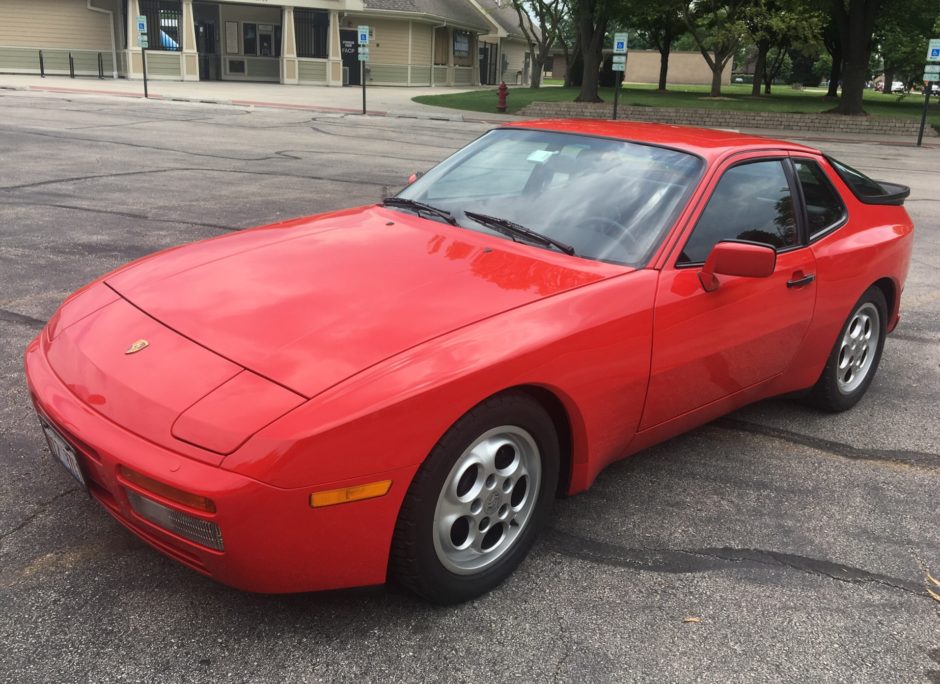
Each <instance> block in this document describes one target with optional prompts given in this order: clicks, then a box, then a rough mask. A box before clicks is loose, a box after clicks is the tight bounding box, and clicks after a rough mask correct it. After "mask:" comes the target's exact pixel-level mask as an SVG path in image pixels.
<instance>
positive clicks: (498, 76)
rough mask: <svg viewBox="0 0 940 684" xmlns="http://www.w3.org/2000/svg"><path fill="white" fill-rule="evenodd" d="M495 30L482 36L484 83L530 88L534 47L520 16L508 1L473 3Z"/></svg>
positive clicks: (481, 69) (481, 72)
mask: <svg viewBox="0 0 940 684" xmlns="http://www.w3.org/2000/svg"><path fill="white" fill-rule="evenodd" d="M473 4H474V5H476V6H477V7H478V8H479V9H480V11H481V12H483V14H484V15H486V18H487V19H488V20H489V22H490V23H491V24H492V25H493V27H494V29H495V30H493V31H492V32H491V33H488V34H487V35H485V36H480V78H481V82H482V83H484V84H491V85H495V84H498V83H499V82H500V81H505V82H506V84H507V85H529V83H530V82H531V78H532V74H531V68H532V48H531V46H530V45H529V41H528V40H527V39H526V36H525V34H524V33H523V31H522V29H521V28H519V15H518V14H517V13H516V10H515V8H513V6H512V4H511V3H509V2H508V0H473Z"/></svg>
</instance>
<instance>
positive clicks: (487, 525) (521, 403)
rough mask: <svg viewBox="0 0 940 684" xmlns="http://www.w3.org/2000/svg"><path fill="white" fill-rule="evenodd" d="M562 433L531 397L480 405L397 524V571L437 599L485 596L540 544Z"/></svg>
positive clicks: (426, 469) (429, 467)
mask: <svg viewBox="0 0 940 684" xmlns="http://www.w3.org/2000/svg"><path fill="white" fill-rule="evenodd" d="M558 465H559V453H558V437H557V434H556V431H555V427H554V425H553V423H552V421H551V419H550V418H549V417H548V415H547V414H546V413H545V411H544V410H543V409H542V408H541V406H539V404H538V403H536V402H535V401H533V400H532V399H530V398H529V397H528V396H526V395H524V394H521V393H508V394H504V395H500V396H497V397H493V398H491V399H488V400H487V401H485V402H483V403H482V404H480V405H479V406H477V407H475V408H474V409H473V410H471V411H470V412H469V413H467V414H466V415H465V416H464V417H463V418H461V419H460V420H459V421H457V423H456V424H454V426H453V427H452V428H451V429H450V430H448V432H447V433H446V434H445V435H444V436H443V437H442V438H441V440H440V442H438V444H437V445H436V446H435V447H434V449H433V450H432V451H431V454H430V455H429V456H428V459H427V460H426V461H425V463H424V464H423V465H422V466H421V468H420V469H419V470H418V473H417V474H416V475H415V479H414V481H413V482H412V484H411V487H410V488H409V490H408V494H407V495H406V497H405V502H404V504H403V505H402V510H401V513H400V515H399V519H398V522H397V524H396V527H395V536H394V539H393V543H392V555H391V560H390V568H389V570H390V573H391V574H392V576H393V577H395V578H396V579H397V580H398V581H400V582H401V583H402V584H404V585H405V586H407V587H408V588H410V589H411V590H413V591H414V592H416V593H418V594H420V595H421V596H423V597H424V598H426V599H428V600H430V601H434V602H436V603H457V602H460V601H466V600H468V599H471V598H474V597H476V596H479V595H481V594H483V593H485V592H487V591H489V590H490V589H492V588H493V587H495V586H496V585H498V584H499V583H500V582H502V581H503V580H504V579H505V578H506V577H508V576H509V575H510V574H511V573H512V571H513V570H514V569H515V568H516V566H517V565H518V564H519V563H520V562H521V561H522V559H523V558H524V557H525V555H526V554H527V553H528V551H529V548H530V547H531V546H532V543H533V541H534V540H535V536H536V534H537V532H538V530H539V528H541V527H542V525H543V524H544V523H545V521H546V519H547V517H548V515H549V513H550V511H551V507H552V503H553V498H554V494H555V488H556V486H557V483H558Z"/></svg>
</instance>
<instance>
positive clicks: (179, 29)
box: [0, 0, 493, 86]
mask: <svg viewBox="0 0 940 684" xmlns="http://www.w3.org/2000/svg"><path fill="white" fill-rule="evenodd" d="M138 15H141V16H145V17H146V18H147V38H148V42H149V47H148V49H147V50H146V52H145V53H143V54H145V55H146V66H147V75H148V78H152V79H167V80H184V81H197V80H232V81H238V80H244V81H262V82H263V81H270V82H274V83H277V82H279V83H311V84H320V85H343V84H352V85H357V84H359V83H360V82H361V81H360V78H361V75H362V73H363V71H362V66H361V64H360V62H359V59H358V53H359V48H358V35H357V28H358V27H359V26H363V25H366V26H368V27H369V32H370V41H369V47H368V50H369V59H368V62H367V63H366V64H365V69H364V73H365V77H366V79H367V82H368V83H374V84H377V85H378V84H382V85H423V86H429V85H455V86H469V85H476V84H478V83H479V67H478V58H477V52H478V37H479V36H480V35H481V34H486V33H490V32H491V31H492V30H493V25H492V23H491V22H490V21H489V20H487V19H486V17H485V16H484V14H483V13H482V12H481V11H480V10H479V8H477V7H476V6H475V5H474V4H473V3H472V2H470V0H289V4H268V3H267V2H266V0H254V1H251V0H226V2H208V1H206V2H202V1H198V0H0V72H6V73H30V74H38V73H40V71H41V70H42V71H44V73H46V74H56V75H61V74H68V73H69V71H70V63H69V57H70V56H71V60H72V68H74V72H75V74H76V75H78V76H95V75H98V74H99V69H100V72H101V73H102V74H103V75H104V76H105V77H109V78H118V77H125V78H135V79H136V78H141V77H142V75H143V59H144V57H143V54H142V52H141V49H140V47H139V44H138V31H137V22H136V19H137V17H138Z"/></svg>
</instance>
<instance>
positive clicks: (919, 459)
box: [711, 417, 940, 470]
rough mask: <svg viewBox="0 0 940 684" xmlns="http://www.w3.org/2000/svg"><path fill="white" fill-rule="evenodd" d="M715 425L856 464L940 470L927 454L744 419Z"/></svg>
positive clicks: (935, 457) (939, 462)
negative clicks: (859, 443) (869, 446)
mask: <svg viewBox="0 0 940 684" xmlns="http://www.w3.org/2000/svg"><path fill="white" fill-rule="evenodd" d="M711 425H712V426H713V427H717V428H719V429H725V430H737V431H739V432H748V433H752V434H756V435H763V436H765V437H773V438H776V439H780V440H783V441H785V442H790V443H791V444H799V445H801V446H806V447H810V448H811V449H816V450H818V451H825V452H827V453H830V454H834V455H836V456H841V457H842V458H847V459H850V460H853V461H881V462H890V463H900V464H903V465H907V466H913V467H916V468H923V469H927V470H940V454H932V453H929V452H925V451H912V450H908V449H863V448H859V447H855V446H852V445H851V444H845V443H843V442H835V441H832V440H828V439H823V438H821V437H813V436H810V435H804V434H802V433H799V432H793V431H791V430H784V429H782V428H776V427H771V426H769V425H762V424H760V423H752V422H751V421H746V420H741V419H740V418H728V417H725V418H720V419H718V420H716V421H715V422H714V423H712V424H711Z"/></svg>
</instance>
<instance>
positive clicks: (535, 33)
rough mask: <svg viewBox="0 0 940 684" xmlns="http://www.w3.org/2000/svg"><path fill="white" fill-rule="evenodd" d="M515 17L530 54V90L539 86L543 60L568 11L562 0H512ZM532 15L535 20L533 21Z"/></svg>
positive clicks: (555, 39)
mask: <svg viewBox="0 0 940 684" xmlns="http://www.w3.org/2000/svg"><path fill="white" fill-rule="evenodd" d="M512 6H513V8H515V10H516V15H517V16H518V17H519V28H520V29H521V30H522V35H524V36H525V39H526V42H528V43H529V50H530V51H531V53H532V78H531V81H530V87H532V88H538V87H540V86H541V85H542V73H543V72H544V70H545V61H546V60H547V59H548V56H549V54H551V51H552V47H553V46H554V45H555V43H556V42H558V38H559V33H560V32H561V30H562V27H563V26H562V21H563V16H564V14H565V13H566V12H567V10H568V4H567V2H565V0H512ZM533 15H534V16H535V19H533V18H532V17H533Z"/></svg>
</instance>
